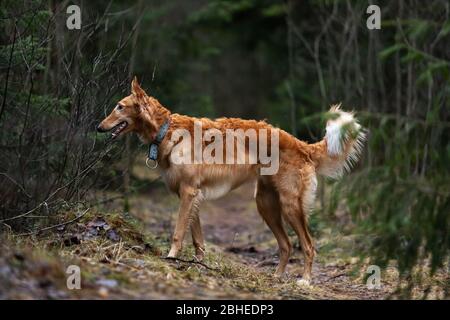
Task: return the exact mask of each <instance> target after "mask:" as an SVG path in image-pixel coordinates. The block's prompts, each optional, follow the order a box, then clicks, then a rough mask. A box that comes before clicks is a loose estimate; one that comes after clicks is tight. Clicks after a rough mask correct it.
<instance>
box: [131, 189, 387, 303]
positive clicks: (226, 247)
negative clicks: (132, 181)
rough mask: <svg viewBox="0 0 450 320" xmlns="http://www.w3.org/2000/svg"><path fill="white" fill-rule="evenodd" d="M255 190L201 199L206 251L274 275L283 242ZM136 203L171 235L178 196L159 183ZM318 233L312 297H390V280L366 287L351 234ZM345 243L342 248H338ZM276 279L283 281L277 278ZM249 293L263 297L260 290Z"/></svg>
mask: <svg viewBox="0 0 450 320" xmlns="http://www.w3.org/2000/svg"><path fill="white" fill-rule="evenodd" d="M253 193H254V183H248V184H245V185H243V186H241V187H240V188H238V189H236V190H233V191H232V192H230V193H229V194H227V195H226V196H224V197H222V198H220V199H217V200H212V201H205V202H204V203H202V205H201V208H200V220H201V223H202V227H203V233H204V237H205V240H206V242H207V245H206V251H207V252H211V249H212V251H213V252H214V254H226V255H227V257H229V258H230V259H232V260H233V261H236V262H237V263H241V264H243V265H244V266H246V267H248V268H249V269H251V270H254V271H255V272H261V273H262V274H267V275H269V276H271V275H272V274H273V272H274V270H275V268H276V265H277V263H278V245H277V243H276V240H275V237H274V236H273V234H272V232H271V231H270V230H269V228H268V227H267V225H266V224H265V223H264V221H263V220H262V218H261V217H260V216H259V214H258V211H257V208H256V203H255V200H254V197H253ZM131 203H132V208H133V209H132V213H133V215H134V216H138V217H139V219H140V220H141V221H143V222H144V223H145V225H146V228H147V229H148V230H149V231H150V232H151V233H153V234H156V235H158V236H160V237H163V238H165V239H167V241H169V240H170V239H169V236H170V234H171V232H172V231H173V226H174V225H175V221H176V212H177V211H176V210H177V203H178V199H177V198H176V197H175V196H173V195H169V192H168V191H167V190H165V189H164V188H158V189H154V190H153V191H152V192H151V193H150V194H148V195H145V196H142V195H140V196H137V197H135V198H134V199H132V201H131ZM149 210H150V211H151V212H148V211H149ZM287 230H289V231H288V233H289V235H290V239H291V242H292V243H293V244H294V247H295V249H294V253H293V255H292V256H291V258H290V260H289V264H288V267H287V275H286V276H285V277H284V279H282V281H285V282H291V283H294V284H295V283H296V280H297V279H299V278H300V275H301V274H302V272H303V256H302V254H301V252H300V250H299V249H298V240H297V237H296V236H294V233H293V231H292V230H291V229H290V228H287ZM318 233H319V236H318V237H317V235H316V236H314V238H315V242H316V247H317V249H318V254H317V257H316V260H315V262H314V265H313V281H312V287H311V288H308V287H306V288H303V289H302V293H304V294H305V295H306V297H307V298H312V299H383V298H386V297H387V296H388V294H389V292H390V291H391V290H392V287H391V286H389V285H388V286H384V287H383V288H382V289H381V290H369V289H368V288H367V286H366V284H365V281H364V280H363V278H364V273H365V270H366V267H367V266H361V265H360V264H358V260H359V259H358V258H357V257H354V256H353V255H354V254H355V255H356V253H355V252H346V250H347V251H351V245H350V246H349V245H348V242H351V241H352V239H351V237H344V236H337V237H336V235H335V234H334V235H333V236H332V235H331V231H330V230H329V229H326V230H325V231H324V232H322V231H320V232H318ZM349 238H350V239H349ZM336 241H337V242H336ZM340 243H342V245H343V248H340V247H339V244H340ZM330 247H331V248H332V249H329V248H330ZM184 248H185V250H186V248H192V242H191V236H190V234H188V235H187V236H186V238H185V242H184ZM322 249H324V251H325V254H322ZM269 281H270V280H269ZM273 281H279V280H277V279H275V278H273ZM250 298H253V299H258V298H263V297H262V296H259V295H258V293H257V292H255V293H253V294H251V295H250ZM271 298H294V299H295V298H296V294H294V293H293V294H292V295H290V293H289V292H283V293H282V294H281V293H280V294H279V295H277V293H274V294H273V296H271Z"/></svg>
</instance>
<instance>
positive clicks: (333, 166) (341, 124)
mask: <svg viewBox="0 0 450 320" xmlns="http://www.w3.org/2000/svg"><path fill="white" fill-rule="evenodd" d="M340 106H341V105H340V104H339V105H334V106H332V107H331V109H330V111H329V114H330V118H331V119H330V120H328V122H327V128H326V131H327V132H326V135H325V138H324V140H325V143H326V155H323V157H321V160H320V164H319V166H318V173H319V174H321V175H324V176H327V177H330V178H339V177H341V176H342V175H343V174H344V173H345V172H348V171H350V169H351V168H352V167H353V166H354V165H355V164H356V162H357V161H358V159H359V157H360V155H361V152H362V148H363V144H364V141H365V140H366V134H365V130H364V129H363V128H362V127H361V125H360V124H359V123H358V120H357V119H356V118H355V117H354V115H353V113H351V112H345V111H343V110H341V109H340Z"/></svg>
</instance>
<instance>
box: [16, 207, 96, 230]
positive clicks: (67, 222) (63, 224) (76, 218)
mask: <svg viewBox="0 0 450 320" xmlns="http://www.w3.org/2000/svg"><path fill="white" fill-rule="evenodd" d="M90 209H91V208H87V209H86V210H84V211H83V213H81V214H80V215H78V216H76V217H75V218H73V219H71V220H69V221H66V222H62V223H58V224H55V225H52V226H49V227H45V228H42V229H39V230H35V231H31V232H26V233H20V234H18V236H30V235H32V234H37V233H39V232H42V231H47V230H50V229H53V228H58V227H62V226H65V225H68V224H70V223H72V222H75V221H77V220H78V219H80V218H81V217H83V216H84V215H85V214H86V213H87V212H88V211H89V210H90Z"/></svg>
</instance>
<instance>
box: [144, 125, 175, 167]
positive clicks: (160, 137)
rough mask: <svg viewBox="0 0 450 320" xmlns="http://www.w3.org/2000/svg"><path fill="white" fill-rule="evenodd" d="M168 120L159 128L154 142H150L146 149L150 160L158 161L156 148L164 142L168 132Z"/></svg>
mask: <svg viewBox="0 0 450 320" xmlns="http://www.w3.org/2000/svg"><path fill="white" fill-rule="evenodd" d="M169 125H170V120H169V119H168V120H167V121H166V122H164V124H163V125H162V126H161V127H160V128H159V131H158V134H157V135H156V138H155V140H153V141H152V143H151V144H150V146H149V147H148V158H149V159H150V160H153V161H156V160H157V159H158V146H159V144H160V143H161V142H162V141H163V140H164V137H165V136H166V133H167V131H168V130H169Z"/></svg>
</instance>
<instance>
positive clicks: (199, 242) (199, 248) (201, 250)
mask: <svg viewBox="0 0 450 320" xmlns="http://www.w3.org/2000/svg"><path fill="white" fill-rule="evenodd" d="M191 234H192V243H193V244H194V247H195V258H196V259H197V260H198V261H202V260H203V257H204V256H205V243H204V240H203V232H202V226H201V224H200V217H199V215H198V213H193V214H192V222H191Z"/></svg>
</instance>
